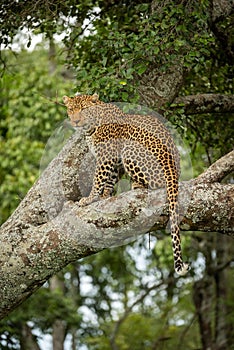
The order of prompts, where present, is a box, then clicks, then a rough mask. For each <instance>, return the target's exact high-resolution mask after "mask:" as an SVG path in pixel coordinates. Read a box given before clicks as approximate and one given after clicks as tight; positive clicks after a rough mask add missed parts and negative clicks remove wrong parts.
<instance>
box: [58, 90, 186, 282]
mask: <svg viewBox="0 0 234 350" xmlns="http://www.w3.org/2000/svg"><path fill="white" fill-rule="evenodd" d="M63 103H64V105H65V106H66V108H67V115H68V117H69V119H70V123H71V125H72V126H73V127H74V128H75V129H77V128H82V129H83V130H84V133H85V138H86V141H87V143H88V147H89V149H90V150H91V152H92V153H93V155H94V157H95V160H96V166H95V172H94V177H93V184H92V189H91V192H90V194H89V196H88V197H83V198H81V199H80V201H79V205H80V206H87V205H89V204H91V203H93V202H95V201H98V200H100V199H105V198H108V197H110V196H112V195H113V193H114V187H115V185H116V182H117V181H118V179H119V173H120V170H119V169H120V168H122V169H123V171H124V172H125V173H126V174H127V175H128V176H129V177H130V178H131V181H132V185H131V186H132V189H133V190H134V189H137V188H148V189H151V190H154V189H157V188H159V187H165V188H166V192H167V199H168V204H169V218H170V231H171V241H172V248H173V257H174V269H175V272H176V273H177V274H178V275H185V274H186V273H187V272H188V271H189V269H190V266H189V264H188V263H187V262H183V259H182V252H181V239H180V228H179V202H178V194H179V176H180V155H179V151H178V149H177V147H176V145H175V142H174V140H173V137H172V135H171V133H170V132H169V130H168V128H167V127H166V126H165V124H164V123H163V122H162V121H161V120H160V118H157V117H155V116H152V115H150V114H149V115H148V114H147V115H144V114H129V113H125V112H124V111H123V110H122V109H120V108H119V107H118V106H117V105H116V104H113V103H106V102H104V101H102V100H100V99H99V95H98V94H96V93H95V94H93V95H83V94H82V95H75V96H73V97H68V96H63Z"/></svg>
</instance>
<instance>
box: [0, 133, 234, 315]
mask: <svg viewBox="0 0 234 350" xmlns="http://www.w3.org/2000/svg"><path fill="white" fill-rule="evenodd" d="M85 157H87V146H86V144H85V142H84V139H83V136H82V134H78V133H76V134H74V136H73V137H72V138H71V140H70V141H69V142H68V143H67V145H66V146H65V147H64V148H63V150H62V151H61V152H60V154H59V155H58V156H57V158H55V159H54V160H53V161H52V162H51V164H50V165H49V166H48V168H47V169H46V170H45V171H44V173H43V174H42V176H41V178H40V179H39V180H38V182H37V183H36V184H35V185H34V186H33V187H32V188H31V190H30V191H29V192H28V194H27V196H26V197H25V198H24V200H23V201H22V202H21V204H20V205H19V207H18V208H17V209H16V211H15V212H14V213H13V215H12V216H11V217H10V218H9V219H8V221H7V222H6V223H5V224H3V225H2V227H1V229H0V300H1V303H0V317H4V316H5V315H7V314H8V313H9V312H10V311H11V310H12V309H14V308H15V307H16V306H17V305H18V304H20V303H21V302H22V301H23V300H25V299H26V298H27V297H28V296H29V295H30V294H32V293H33V292H34V291H35V290H36V289H38V288H39V287H40V286H41V285H42V284H43V283H44V282H45V281H46V280H47V279H48V278H49V277H50V276H52V275H53V274H54V273H56V272H57V271H59V270H61V269H62V268H63V267H64V266H66V265H67V264H68V263H70V262H72V261H75V260H77V259H79V258H82V257H85V256H87V255H90V254H94V253H96V252H98V251H100V250H102V249H104V248H107V247H113V246H118V245H123V244H125V243H127V242H128V241H129V240H133V239H135V238H136V237H137V236H138V235H140V234H143V233H145V232H149V231H151V230H155V229H162V228H165V226H166V225H167V222H168V208H167V203H166V193H165V190H164V189H159V190H157V191H152V192H148V191H147V190H137V191H129V192H127V193H122V194H121V195H119V196H117V197H112V198H109V199H107V200H103V201H99V202H97V203H93V204H91V205H89V206H87V207H85V208H80V207H79V206H78V203H77V202H75V200H78V199H79V198H80V197H81V192H82V186H83V185H82V186H80V185H79V183H80V181H81V179H80V174H81V173H82V171H81V170H82V169H81V168H82V167H83V168H84V167H85V164H84V162H85ZM227 159H228V161H231V159H232V153H231V154H228V155H227V156H226V157H223V158H222V159H221V160H220V161H218V162H219V166H218V168H219V169H221V166H222V164H223V166H224V168H226V165H225V164H226V160H227ZM88 161H90V160H89V159H88ZM214 168H215V165H213V169H214ZM208 172H209V171H207V173H208ZM220 173H221V170H220ZM225 173H226V171H225ZM90 177H92V176H91V175H90ZM217 178H219V179H220V176H218V177H216V178H215V177H214V179H213V180H214V181H215V180H216V179H217ZM207 180H208V181H207ZM89 181H90V180H89V177H87V171H86V177H85V182H84V185H86V182H87V186H88V183H89ZM180 193H181V194H180V202H181V204H182V208H183V210H184V213H183V218H181V219H182V221H181V229H182V230H202V231H218V232H220V233H224V234H228V235H231V236H233V237H234V210H233V208H234V186H233V185H231V184H226V185H224V184H220V183H218V182H213V183H212V181H211V180H210V177H207V176H204V177H202V176H201V177H200V178H198V179H196V181H194V180H192V181H189V182H184V183H181V190H180Z"/></svg>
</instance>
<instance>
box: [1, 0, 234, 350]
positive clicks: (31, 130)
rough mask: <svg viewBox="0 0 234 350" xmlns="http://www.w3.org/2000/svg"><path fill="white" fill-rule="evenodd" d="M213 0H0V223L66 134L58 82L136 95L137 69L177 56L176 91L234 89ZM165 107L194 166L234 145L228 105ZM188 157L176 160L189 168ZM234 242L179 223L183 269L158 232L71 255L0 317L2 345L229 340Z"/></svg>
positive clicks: (164, 66) (121, 349)
mask: <svg viewBox="0 0 234 350" xmlns="http://www.w3.org/2000/svg"><path fill="white" fill-rule="evenodd" d="M212 4H213V2H212V1H208V0H201V1H188V2H187V1H169V0H165V1H148V2H147V1H146V2H142V1H138V0H136V1H131V2H130V1H126V0H125V1H119V2H118V3H117V2H115V1H111V0H110V1H109V0H98V1H96V2H95V3H94V2H91V1H89V0H85V1H83V2H82V3H80V2H77V1H74V0H65V1H53V2H49V1H47V0H38V1H37V2H31V1H21V0H19V1H12V2H11V4H7V3H2V4H1V8H0V10H1V20H0V26H1V33H2V36H1V43H2V44H3V45H5V49H3V50H2V51H1V68H2V76H1V82H0V84H1V92H0V102H1V103H0V145H1V146H0V147H1V149H0V220H1V223H3V222H4V221H5V220H6V219H7V218H8V217H9V216H10V214H11V213H12V212H13V211H14V209H15V208H16V207H17V205H18V204H19V203H20V201H21V200H22V198H23V197H24V196H25V194H26V192H27V191H28V190H29V189H30V187H31V186H32V184H33V183H34V182H35V181H36V179H37V178H38V176H39V172H40V162H41V159H42V158H43V159H44V158H46V156H47V152H48V144H47V142H48V139H49V142H50V146H51V145H52V146H51V147H52V148H53V150H55V151H54V153H57V152H58V151H59V148H61V147H62V145H63V143H64V142H65V141H66V139H67V137H69V135H70V130H68V129H69V128H68V127H67V124H66V122H65V123H64V120H65V119H66V111H65V108H64V106H62V105H60V104H59V103H61V102H62V100H61V97H62V96H63V95H64V94H66V95H73V94H74V93H75V92H76V91H79V92H81V93H94V92H98V93H99V94H100V97H101V99H103V100H104V101H120V102H127V101H128V102H131V103H140V100H141V90H140V83H141V79H142V77H143V76H144V74H149V73H150V71H151V70H152V69H153V70H154V71H155V72H158V73H160V74H164V73H165V72H168V71H170V69H173V67H174V66H175V63H176V65H178V66H181V65H182V66H183V68H184V70H185V76H184V83H183V85H182V86H181V87H180V90H179V96H186V95H192V94H201V93H222V94H232V93H233V66H232V64H233V60H231V55H232V52H233V51H232V49H231V44H232V43H231V39H230V38H231V35H232V33H233V27H232V25H231V24H232V20H233V12H226V13H225V16H221V15H220V16H218V15H217V16H216V17H217V18H216V20H215V21H213V22H212V21H211V19H212V18H213V17H214V15H213V17H212ZM227 9H228V7H227ZM26 29H27V30H33V32H30V31H29V32H27V30H26ZM19 30H21V32H20V33H19ZM25 30H26V31H25ZM22 31H23V32H22ZM35 34H37V35H42V38H43V40H42V43H41V44H40V45H37V46H36V47H35V49H34V50H33V51H28V49H27V48H30V47H31V46H30V45H31V44H33V40H34V36H33V35H35ZM61 34H62V39H61V37H58V35H61ZM220 35H221V37H222V39H221V40H220ZM61 40H62V42H61ZM56 42H57V43H56ZM13 43H14V44H13ZM12 44H13V45H12ZM11 45H12V46H11ZM9 47H11V49H9ZM15 48H17V49H15ZM19 48H20V49H19ZM171 107H172V106H169V105H168V106H166V107H165V114H164V115H165V117H166V118H167V119H168V120H169V121H170V122H171V123H172V124H173V125H175V127H176V129H177V131H178V132H179V133H180V135H181V137H182V138H183V141H184V143H185V144H186V145H187V147H188V148H189V149H190V150H191V153H190V158H191V160H192V164H193V172H194V175H198V174H199V173H201V172H202V171H203V170H204V169H205V168H206V167H207V166H208V165H209V164H210V163H211V162H214V161H215V160H216V159H218V158H219V157H221V156H222V155H224V154H226V153H227V152H228V151H230V150H231V149H232V148H233V143H234V135H233V130H234V118H233V114H232V113H222V112H220V111H219V112H217V111H213V112H212V113H200V114H196V115H195V116H194V115H189V114H186V113H185V110H184V106H183V105H181V106H180V108H177V109H176V110H175V109H174V108H171ZM51 135H53V138H52V140H51ZM46 144H47V146H46ZM48 157H49V158H50V157H51V155H49V156H48ZM185 163H186V162H185ZM190 164H191V163H190V161H189V164H187V168H186V164H184V169H185V170H186V171H187V173H190V171H191V169H190V167H191V165H190ZM229 181H233V178H232V177H231V176H230V177H229ZM231 243H232V242H231V241H230V239H229V237H223V236H221V235H220V234H213V233H209V234H208V233H205V234H204V233H202V232H189V233H185V234H183V250H184V252H185V256H186V257H187V258H188V259H189V260H190V261H192V262H193V268H192V271H191V273H190V274H189V275H188V276H187V277H186V278H182V279H178V278H176V277H175V276H174V272H173V270H172V268H171V267H172V266H173V264H172V254H171V243H170V239H169V236H168V234H167V233H166V232H156V233H155V234H151V235H150V236H147V235H145V236H141V237H139V239H138V240H137V241H136V242H133V243H131V244H129V245H127V246H125V247H117V248H113V249H108V250H105V251H103V252H101V253H99V254H97V255H95V256H90V257H88V258H86V259H83V260H82V261H79V262H77V263H74V264H70V265H69V266H68V267H67V268H66V269H65V270H64V271H62V272H60V273H59V274H58V275H57V276H55V277H53V278H52V279H51V280H50V281H48V282H47V283H46V284H45V285H44V286H43V287H42V288H41V289H40V290H39V291H38V292H36V293H35V294H34V295H33V296H32V297H31V298H30V299H28V300H27V301H26V302H25V303H24V304H23V305H22V306H20V307H19V308H18V309H17V310H15V311H14V312H12V313H11V314H10V315H9V317H7V318H6V319H4V320H2V321H1V322H0V348H1V349H22V350H26V349H30V350H32V349H36V350H39V349H43V350H44V349H45V350H47V349H52V348H53V349H54V350H60V349H61V350H63V349H65V350H67V349H71V350H75V349H81V350H86V349H90V350H96V349H97V350H105V349H110V350H138V349H139V350H142V349H146V350H147V349H149V350H154V349H157V350H161V349H162V350H163V349H167V350H170V349H173V350H175V349H186V350H187V349H188V350H189V349H191V350H192V349H193V350H195V349H207V350H208V348H209V349H212V350H214V349H215V350H218V349H220V350H221V349H222V350H225V349H232V348H233V344H234V333H233V326H232V325H233V322H234V313H233V309H234V300H233V289H234V281H233V264H231V261H232V260H233V244H231ZM48 344H49V345H48Z"/></svg>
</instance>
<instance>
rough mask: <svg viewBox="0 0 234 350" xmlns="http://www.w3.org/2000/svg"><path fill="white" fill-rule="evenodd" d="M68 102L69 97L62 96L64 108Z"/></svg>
mask: <svg viewBox="0 0 234 350" xmlns="http://www.w3.org/2000/svg"><path fill="white" fill-rule="evenodd" d="M69 100H70V97H68V96H63V102H64V104H65V106H67V105H68V102H69Z"/></svg>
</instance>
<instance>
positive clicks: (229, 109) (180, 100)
mask: <svg viewBox="0 0 234 350" xmlns="http://www.w3.org/2000/svg"><path fill="white" fill-rule="evenodd" d="M181 106H183V107H184V110H185V113H186V114H201V113H234V96H233V95H226V94H198V95H190V96H181V97H177V98H176V99H175V101H174V102H173V105H172V106H171V107H170V108H178V107H180V108H181Z"/></svg>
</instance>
